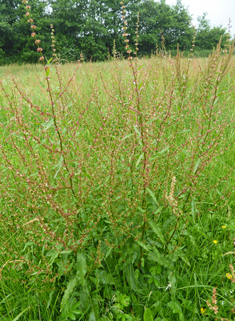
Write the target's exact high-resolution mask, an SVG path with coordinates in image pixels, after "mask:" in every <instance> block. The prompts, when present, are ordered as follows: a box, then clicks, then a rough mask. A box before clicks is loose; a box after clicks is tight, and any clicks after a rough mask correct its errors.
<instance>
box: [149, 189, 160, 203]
mask: <svg viewBox="0 0 235 321" xmlns="http://www.w3.org/2000/svg"><path fill="white" fill-rule="evenodd" d="M146 190H147V191H148V193H149V195H150V196H151V197H152V199H153V200H154V202H155V204H157V205H158V206H159V204H158V201H157V200H156V197H155V195H154V193H153V192H152V191H151V189H149V188H146Z"/></svg>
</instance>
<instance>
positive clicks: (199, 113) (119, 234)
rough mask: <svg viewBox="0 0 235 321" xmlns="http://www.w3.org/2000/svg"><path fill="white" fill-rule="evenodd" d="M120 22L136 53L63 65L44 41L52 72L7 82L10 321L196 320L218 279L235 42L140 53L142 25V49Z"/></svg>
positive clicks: (229, 193)
mask: <svg viewBox="0 0 235 321" xmlns="http://www.w3.org/2000/svg"><path fill="white" fill-rule="evenodd" d="M24 3H25V4H26V3H27V1H24ZM122 8H123V16H124V14H125V12H124V6H123V4H122ZM26 9H27V10H29V9H30V8H29V6H28V5H27V6H26ZM27 12H28V13H29V11H27ZM27 16H30V15H29V14H27ZM30 19H31V18H30ZM124 19H125V17H124ZM30 23H31V28H32V29H33V31H34V32H33V35H32V36H33V37H35V39H36V38H37V37H36V33H35V29H36V26H35V25H33V21H32V19H31V20H30ZM123 28H124V29H123V30H124V34H123V36H124V38H125V43H126V50H127V54H128V58H127V61H121V60H119V59H118V58H117V57H116V56H115V57H114V59H113V61H111V62H109V63H106V64H93V63H87V64H86V63H82V61H79V62H77V64H67V65H65V66H63V65H61V64H60V63H59V59H57V56H56V54H55V49H54V51H53V52H54V53H53V56H52V58H51V59H50V60H49V61H47V60H46V58H45V56H44V55H43V49H42V48H41V47H39V46H40V40H38V39H36V40H35V43H36V45H37V51H38V52H39V54H40V57H39V60H40V61H42V63H43V66H44V70H43V72H44V74H42V73H41V74H40V73H39V74H38V75H35V74H32V73H30V72H29V74H28V75H29V76H28V78H27V77H26V78H24V77H17V76H14V75H13V73H14V71H13V70H12V75H11V76H10V77H4V79H3V80H2V81H1V83H0V87H1V91H2V98H1V101H0V102H1V124H0V133H1V138H2V139H1V145H0V153H1V161H0V167H1V171H0V179H1V185H0V193H1V209H2V210H1V214H0V216H1V229H2V231H3V233H2V242H1V259H0V260H1V261H0V266H1V270H0V271H1V290H0V295H1V299H2V302H3V308H2V310H1V311H2V312H0V313H2V316H3V317H4V318H5V319H7V318H8V319H9V318H11V319H13V318H15V317H18V318H20V316H21V315H22V318H25V319H27V320H28V319H36V318H38V319H40V320H77V319H78V320H79V318H80V320H88V319H89V320H110V319H115V320H119V319H122V320H143V319H144V320H151V319H153V318H155V319H156V320H162V319H163V318H170V319H171V320H178V319H180V320H183V319H184V316H185V317H186V316H187V320H193V319H194V318H195V316H198V315H199V314H200V313H202V312H200V311H202V310H200V304H199V303H198V302H199V301H201V300H204V299H202V297H204V296H205V295H204V293H202V294H200V293H199V291H198V288H197V285H198V284H200V285H205V286H207V287H208V286H209V284H211V283H212V282H211V278H213V281H214V280H216V282H220V283H221V281H220V278H219V274H218V273H217V270H218V268H219V266H220V264H221V256H219V254H221V252H222V253H223V251H225V249H226V247H227V246H228V244H229V240H230V237H231V236H230V234H231V233H233V230H234V227H233V223H232V219H231V216H230V215H229V213H230V211H231V209H232V210H233V209H234V202H233V197H234V178H233V175H232V174H233V172H234V162H233V156H234V135H233V130H232V128H233V126H234V114H233V110H232V108H231V106H233V102H234V94H233V90H234V79H235V78H234V66H233V59H232V52H233V46H230V47H229V50H228V52H226V53H223V54H222V50H221V47H220V43H219V44H218V46H217V48H216V49H215V50H214V52H213V54H212V56H211V57H210V58H209V59H208V60H199V59H196V58H194V57H193V56H192V57H190V59H186V58H183V57H181V56H180V54H179V52H178V54H177V56H176V57H175V58H172V57H171V56H170V55H168V54H167V53H166V52H164V51H162V52H160V53H156V55H155V56H153V57H152V58H151V59H149V60H144V59H142V60H139V59H138V56H137V49H138V38H137V36H138V23H137V29H136V39H135V49H136V50H135V52H136V53H135V54H134V55H135V57H132V55H131V50H130V47H129V44H128V43H129V41H128V42H127V41H126V40H127V36H128V34H127V31H126V30H127V29H126V28H127V22H126V20H124V27H123ZM53 35H54V29H53V26H52V37H53ZM52 39H54V38H52ZM53 44H54V42H53ZM193 45H194V42H193ZM53 47H54V46H53ZM35 76H36V81H35V79H34V77H35ZM10 84H11V85H10ZM220 223H221V224H220ZM222 223H223V224H225V223H226V226H230V228H229V229H228V230H226V229H221V228H220V229H219V227H220V226H221V225H222ZM226 233H227V234H226ZM213 239H214V240H215V239H216V240H217V239H218V240H219V241H220V242H219V243H221V244H222V245H221V248H219V247H217V248H215V247H212V245H208V244H212V243H213ZM217 245H219V244H217ZM219 251H221V252H219ZM226 257H227V256H226ZM226 257H225V258H224V261H223V263H224V264H227V263H228V262H227V261H226ZM198 262H199V263H200V264H199V263H198ZM209 262H211V263H212V262H213V264H211V265H212V267H211V268H210V267H209ZM205 269H206V270H207V271H208V273H207V275H205V273H204V272H205ZM193 273H194V275H195V283H194V284H193V285H192V282H193V281H192V275H193ZM196 278H199V280H198V281H197V280H196ZM221 284H222V283H221ZM193 287H194V288H195V289H196V291H193V290H192V288H193ZM185 289H188V292H187V296H185ZM11 295H12V296H13V297H14V299H11V300H10V299H9V296H11ZM16 295H19V296H20V297H21V298H22V299H21V300H20V301H18V300H16ZM185 297H186V299H185ZM215 297H216V291H215V290H214V292H213V298H214V299H213V298H212V303H210V302H209V301H208V303H207V305H208V307H209V308H210V309H211V310H213V311H214V312H216V314H217V312H218V310H217V308H216V307H217V306H216V302H215V301H216V299H215ZM29 302H30V303H29ZM205 302H206V301H205ZM192 306H193V308H192ZM45 307H46V308H45ZM222 312H223V311H222ZM203 313H207V312H205V311H204V309H203ZM22 320H23V319H22Z"/></svg>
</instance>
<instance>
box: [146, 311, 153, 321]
mask: <svg viewBox="0 0 235 321" xmlns="http://www.w3.org/2000/svg"><path fill="white" fill-rule="evenodd" d="M144 321H153V315H152V312H151V310H150V309H149V308H147V309H145V311H144Z"/></svg>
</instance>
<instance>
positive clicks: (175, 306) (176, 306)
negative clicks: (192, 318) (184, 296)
mask: <svg viewBox="0 0 235 321" xmlns="http://www.w3.org/2000/svg"><path fill="white" fill-rule="evenodd" d="M167 305H168V307H169V308H171V310H172V312H173V313H178V314H179V320H181V321H183V320H184V316H183V313H182V309H181V307H180V305H179V303H178V302H175V301H170V302H169V303H167Z"/></svg>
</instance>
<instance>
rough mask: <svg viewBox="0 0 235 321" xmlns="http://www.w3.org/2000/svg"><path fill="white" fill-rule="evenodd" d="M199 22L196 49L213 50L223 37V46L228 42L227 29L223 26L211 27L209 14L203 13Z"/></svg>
mask: <svg viewBox="0 0 235 321" xmlns="http://www.w3.org/2000/svg"><path fill="white" fill-rule="evenodd" d="M197 20H198V23H199V25H198V28H197V36H196V42H195V44H196V48H199V49H209V50H211V49H213V47H215V46H216V45H217V43H218V42H219V40H220V38H221V36H223V37H222V46H223V45H224V44H225V42H226V37H225V34H226V28H223V27H222V26H218V27H212V28H211V26H210V21H209V20H208V19H207V13H203V15H202V16H199V17H198V18H197Z"/></svg>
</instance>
